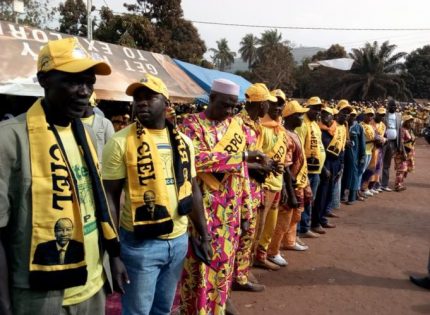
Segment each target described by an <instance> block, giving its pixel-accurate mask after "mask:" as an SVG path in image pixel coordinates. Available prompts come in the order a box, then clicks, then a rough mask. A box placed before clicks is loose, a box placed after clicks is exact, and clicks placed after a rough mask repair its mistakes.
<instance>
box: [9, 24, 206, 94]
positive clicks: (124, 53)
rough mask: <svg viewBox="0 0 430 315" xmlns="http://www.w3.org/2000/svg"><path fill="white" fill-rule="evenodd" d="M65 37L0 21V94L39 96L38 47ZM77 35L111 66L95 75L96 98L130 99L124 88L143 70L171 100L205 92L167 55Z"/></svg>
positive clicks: (139, 76)
mask: <svg viewBox="0 0 430 315" xmlns="http://www.w3.org/2000/svg"><path fill="white" fill-rule="evenodd" d="M65 37H70V35H67V34H62V33H57V32H54V31H49V30H41V29H37V28H33V27H28V26H23V25H18V24H14V23H9V22H4V21H0V45H1V47H2V48H1V49H0V94H12V95H22V96H42V95H43V90H42V88H41V87H40V86H39V83H38V82H37V77H36V72H37V69H36V62H37V56H38V53H39V50H40V48H41V47H42V46H43V45H44V44H46V43H47V42H48V40H55V39H61V38H65ZM77 38H78V40H79V42H80V43H81V44H82V46H83V47H84V48H85V49H86V50H87V51H88V52H89V53H91V54H95V55H98V57H101V58H102V59H104V60H105V61H106V62H107V63H109V64H110V65H111V67H112V74H111V75H109V76H98V77H97V82H96V85H95V90H96V93H97V98H98V99H105V100H116V101H130V100H131V98H130V97H129V96H127V95H126V94H125V89H126V88H127V86H128V85H129V84H130V83H132V82H135V81H138V80H140V79H141V77H142V74H143V73H150V74H153V75H155V76H158V77H159V78H161V79H162V80H163V81H164V83H165V84H166V85H167V88H168V90H169V93H170V95H171V100H172V101H174V102H188V101H191V100H193V99H194V98H196V97H197V96H200V95H202V94H205V92H204V91H203V90H202V89H201V88H200V87H199V86H198V85H197V84H196V83H195V82H194V81H193V80H191V79H190V78H189V77H188V76H187V75H186V74H185V72H184V71H182V70H181V69H180V68H179V67H178V66H177V65H176V64H175V62H174V61H173V60H172V59H171V58H170V57H169V56H166V55H162V54H157V53H152V52H148V51H143V50H138V49H133V48H128V47H123V46H119V45H114V44H108V43H104V42H100V41H88V40H87V39H86V38H83V37H77Z"/></svg>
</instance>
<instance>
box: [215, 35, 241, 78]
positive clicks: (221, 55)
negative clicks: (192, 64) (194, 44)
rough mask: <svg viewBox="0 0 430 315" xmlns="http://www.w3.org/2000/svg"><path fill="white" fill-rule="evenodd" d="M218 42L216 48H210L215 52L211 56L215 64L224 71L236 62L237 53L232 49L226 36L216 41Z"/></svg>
mask: <svg viewBox="0 0 430 315" xmlns="http://www.w3.org/2000/svg"><path fill="white" fill-rule="evenodd" d="M216 44H217V48H216V49H215V48H210V49H209V51H211V52H212V53H213V55H212V56H211V58H212V61H213V63H214V64H215V66H216V67H217V68H218V69H219V70H220V71H224V70H225V69H228V68H230V66H231V65H232V64H233V63H234V57H235V56H236V53H235V52H233V51H231V50H230V47H228V42H227V39H225V38H221V39H220V40H218V41H217V42H216Z"/></svg>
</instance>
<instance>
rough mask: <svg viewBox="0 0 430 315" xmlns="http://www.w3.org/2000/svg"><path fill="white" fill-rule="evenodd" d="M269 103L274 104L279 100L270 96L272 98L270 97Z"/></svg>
mask: <svg viewBox="0 0 430 315" xmlns="http://www.w3.org/2000/svg"><path fill="white" fill-rule="evenodd" d="M268 101H269V102H274V103H275V102H277V101H278V98H277V97H276V96H273V95H270V96H269V99H268Z"/></svg>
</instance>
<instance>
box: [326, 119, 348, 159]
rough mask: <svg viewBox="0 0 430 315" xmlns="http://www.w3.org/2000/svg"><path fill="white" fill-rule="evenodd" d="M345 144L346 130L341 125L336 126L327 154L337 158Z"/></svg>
mask: <svg viewBox="0 0 430 315" xmlns="http://www.w3.org/2000/svg"><path fill="white" fill-rule="evenodd" d="M345 143H346V128H345V126H343V125H337V127H336V130H335V132H334V135H333V138H332V139H331V141H330V143H329V145H328V147H327V152H330V153H331V154H333V155H335V156H339V154H340V152H342V151H343V150H344V149H345Z"/></svg>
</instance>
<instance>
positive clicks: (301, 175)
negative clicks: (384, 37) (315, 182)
mask: <svg viewBox="0 0 430 315" xmlns="http://www.w3.org/2000/svg"><path fill="white" fill-rule="evenodd" d="M291 138H292V139H294V138H293V137H292V136H291ZM296 140H297V141H298V143H297V141H296V145H299V146H300V149H301V151H302V154H303V158H302V159H303V164H302V167H301V168H300V171H299V172H298V173H297V175H296V183H295V186H296V187H297V188H305V187H306V186H307V185H308V164H307V162H306V158H305V148H304V147H303V143H302V140H300V137H298V136H297V138H296ZM293 141H294V140H293Z"/></svg>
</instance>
